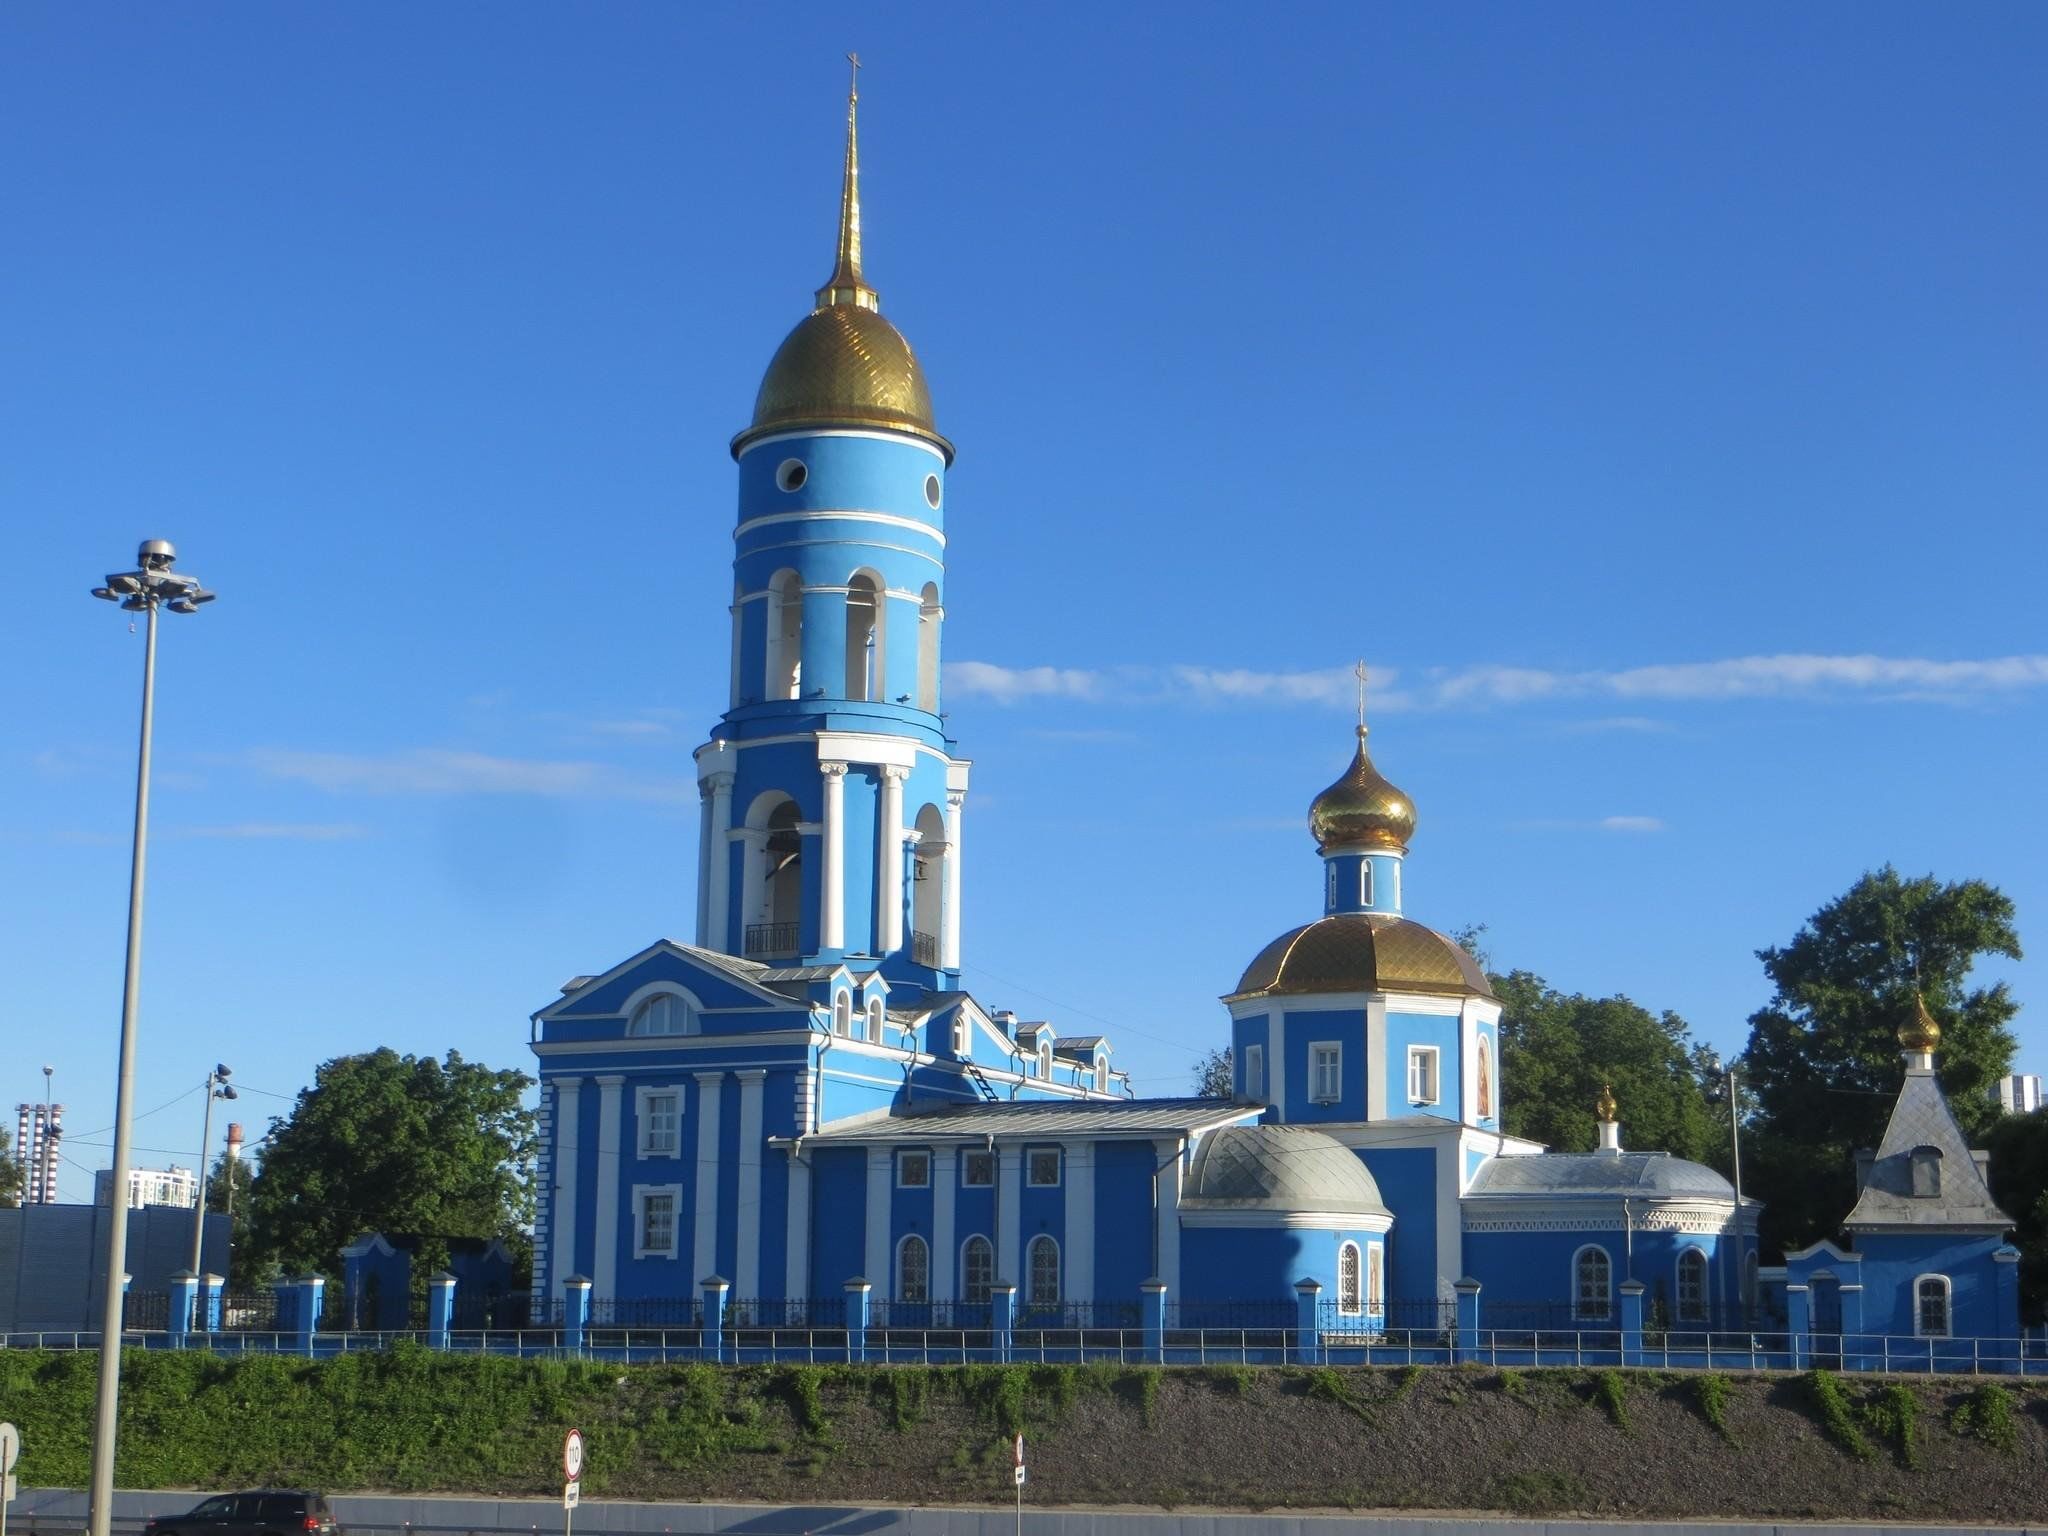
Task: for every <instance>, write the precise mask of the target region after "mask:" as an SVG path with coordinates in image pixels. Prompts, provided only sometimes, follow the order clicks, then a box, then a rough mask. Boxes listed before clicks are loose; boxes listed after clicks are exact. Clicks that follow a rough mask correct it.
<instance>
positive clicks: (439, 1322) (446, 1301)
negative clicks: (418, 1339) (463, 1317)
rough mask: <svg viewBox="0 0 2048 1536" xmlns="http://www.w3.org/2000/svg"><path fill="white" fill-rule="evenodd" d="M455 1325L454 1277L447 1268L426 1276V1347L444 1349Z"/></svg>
mask: <svg viewBox="0 0 2048 1536" xmlns="http://www.w3.org/2000/svg"><path fill="white" fill-rule="evenodd" d="M454 1327H455V1277H454V1276H453V1275H451V1274H449V1273H448V1271H447V1270H445V1269H444V1270H441V1271H439V1272H438V1273H436V1274H432V1275H429V1276H427V1348H429V1349H446V1348H447V1347H448V1334H449V1332H450V1330H452V1329H453V1328H454Z"/></svg>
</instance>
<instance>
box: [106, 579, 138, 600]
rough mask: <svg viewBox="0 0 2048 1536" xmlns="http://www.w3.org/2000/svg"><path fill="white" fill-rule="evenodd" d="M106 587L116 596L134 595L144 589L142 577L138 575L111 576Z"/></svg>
mask: <svg viewBox="0 0 2048 1536" xmlns="http://www.w3.org/2000/svg"><path fill="white" fill-rule="evenodd" d="M106 589H107V591H109V592H111V593H113V594H114V596H116V597H133V596H134V595H135V594H136V593H138V592H140V591H141V590H142V579H141V578H140V577H138V576H109V577H108V578H107V587H106Z"/></svg>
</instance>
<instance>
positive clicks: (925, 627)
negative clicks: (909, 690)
mask: <svg viewBox="0 0 2048 1536" xmlns="http://www.w3.org/2000/svg"><path fill="white" fill-rule="evenodd" d="M941 617H943V613H942V610H941V609H940V607H939V584H938V583H937V582H935V581H928V582H926V583H925V584H924V591H923V592H922V593H920V594H919V595H918V600H917V707H918V708H919V709H928V710H931V711H932V712H933V713H934V714H936V713H937V712H938V708H939V620H940V618H941Z"/></svg>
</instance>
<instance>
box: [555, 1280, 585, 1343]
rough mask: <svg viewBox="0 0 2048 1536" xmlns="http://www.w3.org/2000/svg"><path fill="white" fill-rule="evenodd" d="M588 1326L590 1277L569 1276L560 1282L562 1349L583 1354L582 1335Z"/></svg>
mask: <svg viewBox="0 0 2048 1536" xmlns="http://www.w3.org/2000/svg"><path fill="white" fill-rule="evenodd" d="M589 1326H590V1276H588V1275H571V1276H570V1277H569V1278H568V1279H566V1280H564V1281H563V1282H562V1347H563V1348H564V1349H568V1350H571V1351H573V1352H574V1353H576V1354H579V1355H580V1354H582V1353H583V1333H584V1330H585V1329H587V1328H588V1327H589Z"/></svg>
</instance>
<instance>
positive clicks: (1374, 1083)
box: [1365, 997, 1408, 1120]
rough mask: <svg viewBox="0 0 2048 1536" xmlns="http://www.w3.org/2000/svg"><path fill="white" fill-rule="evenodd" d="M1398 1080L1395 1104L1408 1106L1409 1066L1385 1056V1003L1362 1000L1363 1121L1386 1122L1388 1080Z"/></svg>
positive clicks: (1372, 999) (1373, 998)
mask: <svg viewBox="0 0 2048 1536" xmlns="http://www.w3.org/2000/svg"><path fill="white" fill-rule="evenodd" d="M1397 1074H1398V1078H1397V1086H1396V1089H1395V1093H1396V1098H1395V1102H1396V1103H1399V1104H1404V1105H1405V1104H1406V1103H1407V1102H1408V1063H1407V1062H1405V1061H1393V1060H1390V1059H1389V1058H1388V1056H1387V1000H1386V999H1385V998H1384V997H1369V998H1367V999H1366V1000H1365V1118H1366V1119H1368V1120H1384V1119H1386V1118H1387V1079H1388V1078H1390V1077H1396V1076H1397Z"/></svg>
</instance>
